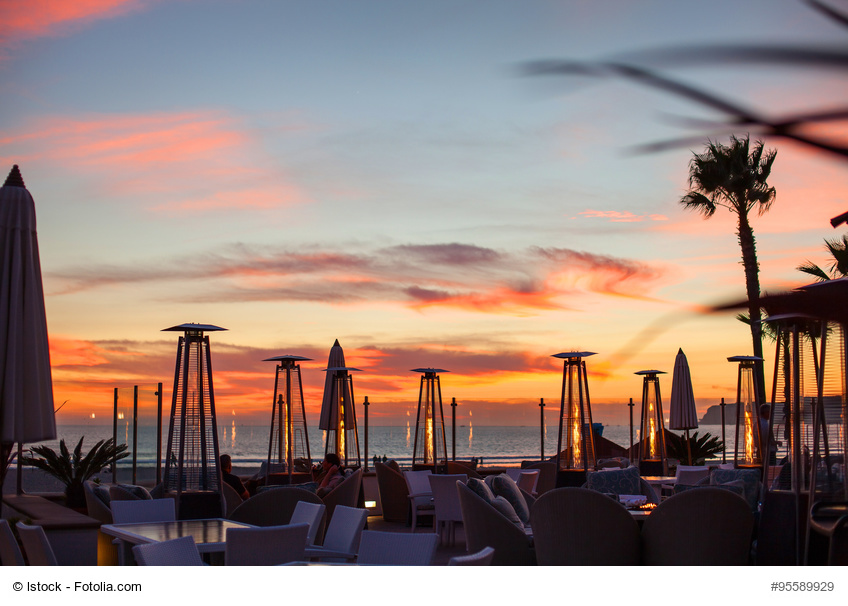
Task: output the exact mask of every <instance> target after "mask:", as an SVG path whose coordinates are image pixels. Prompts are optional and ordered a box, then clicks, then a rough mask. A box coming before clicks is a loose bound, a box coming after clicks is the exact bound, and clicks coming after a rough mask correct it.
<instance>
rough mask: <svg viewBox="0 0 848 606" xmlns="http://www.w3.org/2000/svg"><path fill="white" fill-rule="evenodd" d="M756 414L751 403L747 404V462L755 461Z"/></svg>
mask: <svg viewBox="0 0 848 606" xmlns="http://www.w3.org/2000/svg"><path fill="white" fill-rule="evenodd" d="M753 417H754V415H753V414H752V412H751V405H750V404H748V405H746V406H745V462H746V463H754V462H755V461H754V418H753Z"/></svg>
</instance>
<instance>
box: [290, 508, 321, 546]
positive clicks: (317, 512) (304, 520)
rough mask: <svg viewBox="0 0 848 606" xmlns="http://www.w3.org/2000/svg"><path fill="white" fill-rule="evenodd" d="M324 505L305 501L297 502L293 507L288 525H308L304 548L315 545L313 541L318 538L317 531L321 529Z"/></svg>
mask: <svg viewBox="0 0 848 606" xmlns="http://www.w3.org/2000/svg"><path fill="white" fill-rule="evenodd" d="M325 509H326V507H325V506H324V505H319V504H318V503H308V502H307V501H299V502H298V504H297V505H295V508H294V511H293V512H292V516H291V520H289V524H308V525H309V533H308V534H307V535H306V546H307V547H310V546H312V545H314V544H315V539H316V537H317V536H318V530H319V529H320V528H321V523H322V522H323V520H324V510H325Z"/></svg>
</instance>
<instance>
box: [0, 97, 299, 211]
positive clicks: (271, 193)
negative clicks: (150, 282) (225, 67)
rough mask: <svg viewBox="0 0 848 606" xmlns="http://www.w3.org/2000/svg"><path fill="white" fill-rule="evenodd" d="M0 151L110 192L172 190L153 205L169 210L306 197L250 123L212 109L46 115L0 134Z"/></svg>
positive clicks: (265, 204)
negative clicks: (53, 166)
mask: <svg viewBox="0 0 848 606" xmlns="http://www.w3.org/2000/svg"><path fill="white" fill-rule="evenodd" d="M7 150H8V151H7ZM12 150H14V151H13V152H12ZM12 153H13V154H14V155H12ZM0 157H2V158H4V159H6V160H7V163H11V162H15V163H20V162H26V161H33V160H43V161H54V162H59V163H61V165H62V166H63V167H71V168H73V169H74V170H75V172H76V173H77V174H79V175H83V176H87V177H89V178H91V179H92V180H94V181H95V182H96V183H97V184H98V185H99V186H100V187H101V188H106V189H107V190H108V192H109V194H110V195H111V196H122V197H136V196H139V195H144V194H160V193H163V192H167V193H168V198H167V199H168V203H167V204H166V205H165V204H160V203H158V202H157V203H154V205H152V206H149V207H148V210H151V211H153V212H161V213H166V214H169V215H173V214H180V213H185V212H196V211H198V210H205V211H221V210H228V209H241V208H246V207H247V208H258V209H269V208H278V207H281V206H289V205H292V204H298V203H303V202H305V201H306V200H307V197H306V196H305V195H304V194H303V193H302V192H301V190H300V189H299V187H297V185H295V184H293V183H292V182H291V181H290V180H289V179H287V177H286V175H285V172H284V171H281V170H280V168H279V167H278V166H274V163H273V162H272V161H271V159H270V158H269V157H268V156H267V155H266V153H265V152H264V150H263V146H262V143H261V141H260V140H259V138H258V136H257V135H256V134H255V133H254V132H253V131H251V129H249V128H248V127H246V126H245V125H244V124H242V122H241V120H240V119H238V118H237V117H234V116H231V115H229V114H226V113H225V112H217V111H211V110H210V111H188V112H173V113H167V112H162V113H155V114H129V115H126V114H121V115H103V114H96V115H85V116H79V117H65V116H52V117H46V118H42V119H40V120H39V121H37V122H35V123H32V124H27V125H25V126H23V127H22V128H20V129H19V130H18V131H15V132H12V133H8V134H5V136H2V137H0ZM145 200H161V197H158V196H151V195H147V196H146V197H145ZM148 203H149V202H148Z"/></svg>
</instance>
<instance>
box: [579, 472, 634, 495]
mask: <svg viewBox="0 0 848 606" xmlns="http://www.w3.org/2000/svg"><path fill="white" fill-rule="evenodd" d="M586 488H589V489H591V490H597V491H598V492H611V493H613V494H642V486H641V484H640V482H639V468H638V467H636V466H635V465H633V466H631V467H626V468H624V469H609V470H606V471H593V472H590V473H589V474H588V476H587V477H586Z"/></svg>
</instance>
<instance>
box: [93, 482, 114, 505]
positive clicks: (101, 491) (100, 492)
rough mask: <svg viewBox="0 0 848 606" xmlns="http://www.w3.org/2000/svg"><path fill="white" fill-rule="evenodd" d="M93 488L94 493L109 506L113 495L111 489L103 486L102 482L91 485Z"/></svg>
mask: <svg viewBox="0 0 848 606" xmlns="http://www.w3.org/2000/svg"><path fill="white" fill-rule="evenodd" d="M91 490H92V492H93V493H94V496H96V497H97V498H98V499H100V500H101V501H102V502H103V504H105V505H107V506H108V505H109V503H110V502H111V501H112V497H110V496H109V489H108V488H106V487H105V486H101V485H100V484H95V485H94V486H92V487H91Z"/></svg>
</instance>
